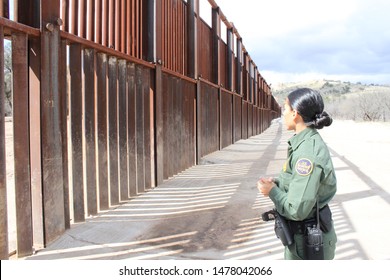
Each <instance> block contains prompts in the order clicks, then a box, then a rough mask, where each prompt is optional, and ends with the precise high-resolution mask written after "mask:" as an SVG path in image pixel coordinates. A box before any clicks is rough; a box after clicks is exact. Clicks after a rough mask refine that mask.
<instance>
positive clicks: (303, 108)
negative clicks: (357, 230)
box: [257, 88, 337, 260]
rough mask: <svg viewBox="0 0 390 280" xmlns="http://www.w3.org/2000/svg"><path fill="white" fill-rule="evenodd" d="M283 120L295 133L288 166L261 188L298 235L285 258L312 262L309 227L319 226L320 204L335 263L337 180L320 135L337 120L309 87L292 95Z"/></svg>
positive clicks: (327, 249)
mask: <svg viewBox="0 0 390 280" xmlns="http://www.w3.org/2000/svg"><path fill="white" fill-rule="evenodd" d="M283 115H284V121H285V124H286V126H287V129H288V130H293V131H295V134H294V136H293V137H291V138H290V140H289V141H288V144H289V146H288V158H287V161H286V162H285V163H284V165H283V170H282V171H281V173H280V175H279V176H278V178H261V179H260V180H259V181H258V183H257V187H258V189H259V191H260V192H261V193H262V194H263V195H264V196H269V197H270V198H271V200H272V201H273V202H274V204H275V210H276V211H277V212H278V213H279V215H281V216H283V217H284V218H285V219H286V220H287V223H288V225H289V228H290V230H291V233H292V235H293V239H294V242H293V243H292V244H291V245H288V246H285V252H284V258H285V259H288V260H299V259H306V256H305V234H306V233H307V231H306V228H307V226H308V225H310V223H312V225H313V224H316V217H317V211H316V209H317V200H318V202H319V203H318V205H319V208H320V209H321V211H322V210H323V209H327V213H328V215H327V216H328V218H327V219H328V221H327V223H328V226H327V228H326V229H323V228H322V226H321V229H322V230H323V251H324V259H326V260H330V259H333V258H334V254H335V249H336V241H337V237H336V233H335V230H334V227H333V221H332V218H331V213H330V210H329V207H328V206H327V205H328V203H329V201H330V200H331V199H332V198H333V196H334V195H335V193H336V176H335V172H334V168H333V164H332V160H331V157H330V155H329V151H328V148H327V146H326V144H325V143H324V141H323V140H322V138H321V136H320V135H319V133H318V132H317V129H321V128H323V127H324V126H329V125H331V123H332V119H331V117H330V116H329V115H328V114H327V113H326V112H325V111H324V103H323V100H322V97H321V95H320V94H319V93H318V92H317V91H314V90H312V89H308V88H301V89H298V90H295V91H293V92H291V93H290V94H289V95H288V97H287V98H286V100H285V104H284V112H283ZM321 211H320V213H321ZM322 212H326V211H322ZM320 220H321V219H320Z"/></svg>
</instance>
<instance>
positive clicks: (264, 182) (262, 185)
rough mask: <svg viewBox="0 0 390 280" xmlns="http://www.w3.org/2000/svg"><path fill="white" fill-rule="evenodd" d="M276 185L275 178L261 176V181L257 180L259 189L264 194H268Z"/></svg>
mask: <svg viewBox="0 0 390 280" xmlns="http://www.w3.org/2000/svg"><path fill="white" fill-rule="evenodd" d="M274 186H275V184H274V180H273V178H270V177H269V178H260V179H259V181H257V189H258V190H259V192H260V193H261V194H262V195H264V196H268V195H269V192H270V191H271V190H272V188H273V187H274Z"/></svg>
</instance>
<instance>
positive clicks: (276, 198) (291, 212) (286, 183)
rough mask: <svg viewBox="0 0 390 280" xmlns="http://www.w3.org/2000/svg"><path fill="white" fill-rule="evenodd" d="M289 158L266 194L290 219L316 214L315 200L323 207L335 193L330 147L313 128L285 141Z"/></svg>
mask: <svg viewBox="0 0 390 280" xmlns="http://www.w3.org/2000/svg"><path fill="white" fill-rule="evenodd" d="M288 144H289V147H288V158H287V161H286V162H285V164H284V166H283V170H282V172H281V173H280V175H279V177H278V178H277V179H276V180H275V184H276V187H274V188H272V190H271V191H270V193H269V197H270V198H271V199H272V201H273V202H274V204H275V208H276V210H277V211H278V212H279V213H280V214H281V215H283V216H284V217H286V218H287V219H290V220H295V221H302V220H304V219H306V218H311V217H314V216H315V213H316V202H317V197H319V206H320V208H322V207H323V206H325V205H326V204H327V203H328V202H329V201H330V200H331V199H332V198H333V196H334V195H335V193H336V176H335V172H334V168H333V164H332V160H331V158H330V155H329V150H328V148H327V146H326V144H325V143H324V141H323V140H322V138H321V136H320V134H319V133H318V132H317V130H316V129H314V128H306V129H305V130H303V131H301V132H300V133H298V134H296V135H294V136H293V137H291V138H290V140H289V141H288Z"/></svg>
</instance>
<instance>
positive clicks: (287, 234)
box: [275, 211, 294, 246]
mask: <svg viewBox="0 0 390 280" xmlns="http://www.w3.org/2000/svg"><path fill="white" fill-rule="evenodd" d="M275 234H276V236H277V237H278V238H279V239H280V241H282V244H283V245H284V246H289V245H291V244H293V243H294V235H293V234H292V232H291V229H290V227H289V225H288V223H287V220H286V219H285V218H284V217H283V216H282V215H280V214H279V213H278V212H277V211H275Z"/></svg>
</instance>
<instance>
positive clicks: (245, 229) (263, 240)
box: [27, 124, 368, 260]
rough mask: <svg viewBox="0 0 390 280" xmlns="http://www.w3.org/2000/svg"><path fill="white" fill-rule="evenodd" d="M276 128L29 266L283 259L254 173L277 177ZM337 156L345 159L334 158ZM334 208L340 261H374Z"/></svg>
mask: <svg viewBox="0 0 390 280" xmlns="http://www.w3.org/2000/svg"><path fill="white" fill-rule="evenodd" d="M277 126H278V125H275V124H274V126H271V128H270V129H269V130H267V132H266V133H264V134H263V135H259V136H255V137H252V138H250V139H247V140H242V141H239V142H238V143H236V144H234V145H232V146H229V147H227V148H226V149H224V150H222V151H219V152H216V153H213V154H211V155H209V156H207V157H206V158H205V159H204V161H203V164H202V165H198V166H194V167H191V168H189V169H188V170H186V171H184V172H182V173H181V174H179V175H177V176H175V177H173V178H171V179H169V180H167V181H166V182H164V183H163V184H162V185H161V186H159V187H158V188H155V189H153V190H150V191H149V192H147V193H144V194H142V195H140V196H138V197H135V198H134V199H132V200H131V201H129V202H127V203H124V204H122V205H120V206H118V207H116V208H115V209H110V210H109V211H106V212H104V213H101V214H99V215H98V216H96V217H91V218H89V219H88V220H87V222H85V223H83V224H75V225H73V226H72V228H71V229H70V230H68V231H67V232H66V233H65V235H63V236H62V237H61V238H60V239H58V240H57V241H55V242H54V243H53V244H52V245H50V246H49V247H48V248H46V249H44V250H42V251H40V252H38V253H37V254H36V255H34V256H31V257H28V258H27V259H89V260H106V259H138V260H143V259H146V260H158V259H198V260H207V259H218V260H225V259H241V260H255V259H283V251H284V249H283V246H282V245H281V242H280V241H279V240H278V239H277V238H276V237H275V235H274V231H273V226H274V225H273V222H263V221H261V217H260V216H261V213H262V212H264V211H267V210H269V209H271V208H272V202H271V201H270V200H269V199H268V198H264V197H262V196H261V195H259V194H258V192H257V189H256V187H255V183H256V181H257V178H258V176H257V175H256V174H258V173H256V172H255V171H256V170H255V169H261V172H265V171H269V170H270V167H269V166H268V165H266V164H264V163H261V162H262V161H261V158H262V157H265V156H266V155H265V154H264V153H270V152H272V154H273V159H272V160H275V161H277V163H278V164H277V165H279V161H281V160H282V159H281V156H280V153H285V150H284V148H283V149H280V147H279V145H277V143H276V144H275V141H273V140H275V139H278V141H281V142H283V141H285V137H280V135H279V134H281V133H282V132H281V130H280V129H278V127H277ZM270 145H274V147H273V148H270ZM284 147H285V146H284ZM249 151H252V153H249ZM229 153H230V155H229ZM254 153H255V154H256V153H257V154H258V158H256V156H254ZM232 155H234V156H232ZM245 155H250V156H249V157H247V158H246V157H245ZM332 156H333V157H334V158H337V157H338V155H337V153H335V152H333V153H332ZM245 158H246V160H245ZM259 162H260V163H259ZM346 168H352V167H346ZM261 172H260V173H261ZM274 172H276V171H275V170H274ZM357 175H359V174H357ZM356 195H357V196H359V193H357V194H356ZM361 195H367V194H361ZM330 207H331V209H332V211H333V218H334V224H335V228H336V232H337V235H338V243H337V250H336V257H335V259H338V260H350V259H362V260H364V259H368V255H367V253H366V252H365V251H364V249H363V246H362V244H361V243H360V241H359V239H357V238H356V239H351V238H350V236H351V234H356V229H355V228H354V226H353V225H352V223H351V222H350V220H349V217H348V213H347V212H346V210H345V209H344V208H343V201H340V200H338V199H335V200H334V201H333V202H332V203H331V205H330ZM354 236H355V235H354Z"/></svg>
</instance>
